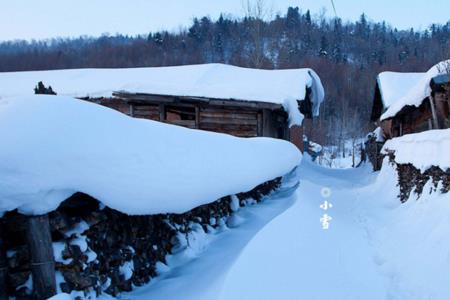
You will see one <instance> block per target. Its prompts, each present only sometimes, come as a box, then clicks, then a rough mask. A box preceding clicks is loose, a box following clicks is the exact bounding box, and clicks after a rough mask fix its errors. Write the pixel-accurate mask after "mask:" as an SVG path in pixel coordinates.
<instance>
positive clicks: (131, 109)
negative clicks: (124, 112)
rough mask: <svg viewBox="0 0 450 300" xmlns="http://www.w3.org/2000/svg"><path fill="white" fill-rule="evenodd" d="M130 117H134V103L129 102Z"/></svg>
mask: <svg viewBox="0 0 450 300" xmlns="http://www.w3.org/2000/svg"><path fill="white" fill-rule="evenodd" d="M130 117H134V105H133V104H130Z"/></svg>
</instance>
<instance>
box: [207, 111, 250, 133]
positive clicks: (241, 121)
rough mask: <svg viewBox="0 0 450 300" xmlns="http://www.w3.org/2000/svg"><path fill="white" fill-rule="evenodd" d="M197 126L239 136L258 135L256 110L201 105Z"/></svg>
mask: <svg viewBox="0 0 450 300" xmlns="http://www.w3.org/2000/svg"><path fill="white" fill-rule="evenodd" d="M198 128H199V129H202V130H208V131H214V132H222V133H228V134H232V135H235V136H240V137H256V136H258V111H257V110H243V109H233V108H216V107H201V108H200V111H199V120H198Z"/></svg>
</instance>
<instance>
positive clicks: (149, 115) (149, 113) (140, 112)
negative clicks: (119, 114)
mask: <svg viewBox="0 0 450 300" xmlns="http://www.w3.org/2000/svg"><path fill="white" fill-rule="evenodd" d="M131 107H132V111H133V113H132V117H135V118H140V119H148V120H154V121H159V106H158V105H134V104H131Z"/></svg>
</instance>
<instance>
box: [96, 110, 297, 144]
mask: <svg viewBox="0 0 450 300" xmlns="http://www.w3.org/2000/svg"><path fill="white" fill-rule="evenodd" d="M101 104H102V105H105V106H108V107H111V108H113V109H117V110H119V111H122V112H124V113H127V114H128V115H130V116H132V117H135V118H142V119H148V120H154V121H160V122H164V123H168V124H174V125H179V126H184V127H188V128H193V129H201V130H206V131H213V132H219V133H227V134H231V135H234V136H238V137H257V136H265V137H273V138H280V139H285V140H289V130H288V124H287V114H286V113H285V112H284V111H283V110H270V109H258V108H246V107H233V106H215V105H214V106H213V105H205V104H202V103H198V104H185V103H169V104H165V103H160V104H148V103H147V104H143V103H139V102H132V101H131V102H130V103H129V104H127V107H126V109H125V108H124V106H118V105H110V104H109V103H108V102H107V101H104V102H103V103H101ZM128 112H129V113H128Z"/></svg>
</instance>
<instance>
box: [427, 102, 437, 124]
mask: <svg viewBox="0 0 450 300" xmlns="http://www.w3.org/2000/svg"><path fill="white" fill-rule="evenodd" d="M428 99H429V100H430V106H431V114H432V115H433V129H439V122H438V119H437V115H436V107H435V106H434V101H433V96H429V97H428Z"/></svg>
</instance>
